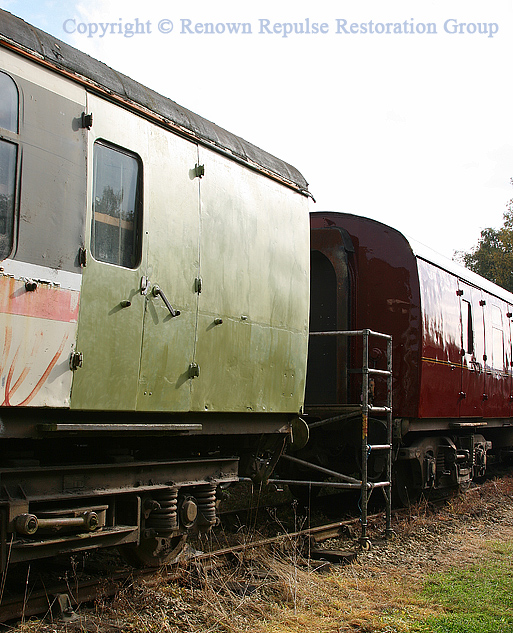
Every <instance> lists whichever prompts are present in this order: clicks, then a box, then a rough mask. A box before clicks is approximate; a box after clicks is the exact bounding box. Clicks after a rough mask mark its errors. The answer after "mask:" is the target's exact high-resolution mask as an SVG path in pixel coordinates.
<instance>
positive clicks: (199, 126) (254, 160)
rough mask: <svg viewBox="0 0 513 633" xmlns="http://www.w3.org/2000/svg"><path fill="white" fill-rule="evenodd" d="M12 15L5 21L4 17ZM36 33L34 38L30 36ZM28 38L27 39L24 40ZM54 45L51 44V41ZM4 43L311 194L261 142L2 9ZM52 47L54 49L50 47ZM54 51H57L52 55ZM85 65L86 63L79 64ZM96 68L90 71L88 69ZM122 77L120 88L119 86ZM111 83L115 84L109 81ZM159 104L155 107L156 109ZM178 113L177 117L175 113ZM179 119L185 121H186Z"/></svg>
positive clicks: (0, 20)
mask: <svg viewBox="0 0 513 633" xmlns="http://www.w3.org/2000/svg"><path fill="white" fill-rule="evenodd" d="M4 17H5V18H6V19H3V18H4ZM9 22H11V23H13V22H14V28H12V29H11V31H15V32H14V33H13V32H11V33H8V34H7V33H5V31H9V28H8V26H9V24H8V23H9ZM20 30H21V31H25V33H23V34H22V36H19V37H16V32H18V31H20ZM23 35H24V36H25V37H23ZM30 36H31V37H30ZM23 39H24V40H25V43H24V42H23V41H20V40H23ZM29 40H35V41H36V42H37V48H40V50H37V49H36V46H35V45H32V46H31V45H27V41H29ZM45 40H47V43H48V45H49V46H46V45H45V44H46V42H45ZM0 46H3V47H4V48H8V49H10V50H12V51H13V52H16V53H18V54H20V55H22V56H24V57H27V58H29V59H32V60H33V61H35V62H36V63H38V64H40V65H42V66H44V67H46V68H49V69H51V70H54V71H56V72H58V73H59V74H60V75H63V76H65V77H66V78H68V79H70V80H72V81H75V82H77V83H79V84H81V85H83V86H84V87H86V88H87V89H88V90H90V91H91V92H95V93H96V94H99V95H100V96H102V97H105V98H107V99H109V100H111V101H113V102H115V103H117V104H118V105H121V106H122V107H124V108H126V109H129V110H132V111H134V112H136V113H137V114H139V115H140V116H143V117H145V118H147V119H149V120H151V121H153V122H155V123H157V124H158V125H160V126H161V127H164V128H167V129H171V130H172V131H173V132H174V133H176V134H179V135H180V136H182V137H185V138H187V139H188V140H192V141H194V142H196V143H198V144H200V145H202V146H205V147H207V148H210V149H212V150H213V151H216V152H218V153H221V154H223V155H225V156H227V157H228V158H230V159H232V160H235V161H237V162H238V163H240V164H242V165H245V166H246V167H248V168H250V169H252V170H255V171H258V172H260V173H262V174H263V175H265V176H267V177H269V178H271V179H273V180H275V181H278V182H280V183H281V184H283V185H285V186H287V187H290V188H292V189H294V190H295V191H297V192H298V193H301V194H303V195H305V196H309V197H311V194H310V192H309V191H308V183H307V182H306V180H305V179H304V177H303V176H302V174H301V173H300V172H299V171H298V170H297V169H296V168H295V167H293V166H292V165H290V164H288V163H286V162H285V161H282V160H281V159H278V158H276V157H275V156H273V155H271V154H269V153H267V152H265V151H264V150H261V149H260V148H258V147H257V146H256V145H253V144H252V143H249V142H248V141H245V140H244V139H242V138H240V137H238V136H236V135H235V134H232V133H230V132H228V131H226V130H224V129H223V128H221V127H219V126H217V125H216V124H214V123H212V122H210V121H208V120H207V119H204V118H203V117H201V116H199V115H197V114H195V113H193V112H191V111H190V110H187V109H186V108H183V107H182V106H180V105H178V104H177V103H175V102H174V101H172V100H171V99H169V98H167V97H164V96H162V95H160V94H159V93H157V92H155V91H153V90H151V89H149V88H147V87H145V86H143V85H142V84H139V83H138V82H136V81H134V80H133V79H131V78H130V77H127V76H126V75H123V74H122V73H119V72H117V71H115V70H113V69H111V68H110V67H109V66H107V65H106V64H104V63H103V62H100V61H98V60H96V59H94V58H93V57H90V56H89V55H87V54H86V53H83V52H81V51H79V50H78V49H75V48H73V47H72V46H70V45H69V44H66V43H65V42H62V41H60V40H58V39H57V38H54V37H53V36H51V35H49V34H48V33H45V32H44V31H41V30H39V29H37V28H35V27H33V26H31V25H30V24H28V23H27V22H25V21H24V20H22V19H21V18H18V17H16V16H14V15H12V14H11V13H9V12H7V11H4V10H1V9H0ZM47 48H49V49H50V50H47ZM63 49H64V51H68V52H71V53H72V55H74V56H75V58H76V59H77V60H78V61H79V62H80V64H76V65H74V64H73V63H72V61H73V60H70V59H66V57H65V55H64V54H63V53H62V51H63ZM51 54H53V55H51ZM79 66H80V67H79ZM88 68H89V69H90V70H91V73H90V74H87V73H86V72H85V71H87V69H88ZM94 74H96V75H97V76H102V75H103V76H104V77H107V78H109V76H110V77H112V80H111V82H109V81H105V82H101V81H98V80H97V79H94V78H93V76H92V75H94ZM115 80H117V82H116V83H118V86H115V85H113V84H114V81H115ZM109 83H110V85H108V84H109ZM130 93H133V94H137V93H138V94H142V95H145V96H146V100H147V102H146V103H144V100H143V99H140V100H139V99H135V98H134V97H132V96H131V95H130ZM159 102H160V103H159ZM158 105H164V106H166V110H167V112H162V111H161V110H159V108H158V107H157V106H158ZM152 106H153V107H152ZM172 113H175V114H176V115H177V116H176V117H175V118H172V116H171V114H172ZM179 119H182V120H181V121H180V120H179ZM220 136H221V137H223V140H225V142H224V143H223V142H221V140H220V139H219V137H220Z"/></svg>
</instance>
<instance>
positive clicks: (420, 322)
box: [304, 212, 513, 501]
mask: <svg viewBox="0 0 513 633" xmlns="http://www.w3.org/2000/svg"><path fill="white" fill-rule="evenodd" d="M512 315H513V295H512V294H511V293H509V292H507V291H506V290H503V289H502V288H500V287H498V286H496V285H495V284H493V283H491V282H489V281H487V280H485V279H483V278H481V277H480V276H478V275H476V274H474V273H472V272H471V271H469V270H467V269H465V268H463V267H461V266H459V265H457V264H456V263H454V262H452V261H450V260H447V259H445V258H443V257H441V256H440V255H438V254H436V253H434V252H433V251H430V250H429V249H427V248H426V247H423V246H421V245H417V244H413V243H412V242H409V241H408V240H407V239H406V238H405V237H404V236H403V235H402V234H401V233H400V232H399V231H397V230H395V229H393V228H391V227H389V226H386V225H385V224H382V223H380V222H377V221H375V220H371V219H368V218H363V217H359V216H356V215H351V214H347V213H331V212H330V213H313V214H311V317H310V319H311V320H310V327H311V331H312V332H323V331H333V330H339V331H340V330H359V329H363V328H368V329H370V330H374V331H378V332H383V333H386V334H391V335H392V337H393V417H394V460H395V465H394V480H395V484H396V489H397V491H398V493H399V496H400V497H401V499H402V500H403V501H407V500H411V498H412V497H416V496H417V495H418V494H419V493H420V492H421V491H422V490H426V489H439V488H446V487H452V486H456V485H458V484H462V483H465V482H468V481H470V480H471V479H472V478H474V477H476V476H481V475H482V474H484V471H485V468H486V461H487V453H489V452H490V451H493V453H494V454H495V455H497V456H500V455H501V454H503V453H508V452H509V448H510V447H511V445H512V444H513V426H512V422H513V419H512V417H511V416H512V400H513V384H512V332H511V329H512V328H511V321H512ZM348 341H349V339H344V338H343V337H332V336H330V337H325V338H323V337H319V336H316V337H312V338H311V341H310V348H309V361H308V378H307V392H306V412H307V414H308V415H309V421H310V422H312V421H315V420H316V419H322V418H330V417H333V416H335V415H336V414H337V411H338V410H340V408H341V407H342V406H343V405H344V404H345V403H347V402H348V401H353V402H354V401H355V399H357V398H358V397H359V395H358V393H359V392H358V390H359V389H361V383H359V382H358V378H357V376H356V375H355V374H354V373H352V371H351V368H354V367H356V366H357V365H358V363H359V362H360V355H361V354H360V350H359V348H358V345H357V343H356V342H355V341H354V340H350V341H349V342H348ZM370 362H371V366H373V367H375V368H376V369H386V359H385V349H384V347H383V346H380V343H379V341H378V342H377V343H376V344H375V345H374V344H372V345H371V349H370ZM353 371H354V369H353ZM372 392H373V396H374V400H373V404H374V406H376V407H377V406H383V404H384V400H385V395H386V394H385V390H384V387H383V386H382V385H381V384H380V382H379V380H378V379H376V384H375V387H374V388H373V389H372ZM342 426H343V428H342V430H341V429H340V428H338V429H337V428H335V427H334V425H330V428H329V429H328V428H327V427H321V428H319V430H318V431H317V432H316V433H313V434H312V438H311V441H310V443H309V445H308V447H307V449H305V453H304V455H305V457H306V458H308V459H310V460H313V461H316V462H317V463H321V464H322V465H323V466H326V467H330V468H333V469H335V470H337V471H339V472H340V471H341V468H342V470H343V471H344V470H345V472H346V473H347V474H350V473H351V472H352V471H353V470H354V469H355V468H356V466H357V463H356V462H357V460H354V459H351V458H349V455H350V454H351V453H354V452H355V451H354V449H355V448H356V446H353V447H351V446H350V444H351V442H353V443H354V444H357V440H356V438H355V432H354V430H351V429H352V428H353V429H354V426H355V425H354V421H352V422H345V423H344V424H343V425H342ZM381 428H382V423H381V422H380V421H379V420H375V421H374V433H375V434H377V435H378V436H379V435H380V434H381V435H383V433H382V432H381V431H380V429H381ZM341 437H342V438H345V439H342V440H341V439H340V438H341ZM348 438H349V439H348ZM351 438H352V439H351ZM492 447H493V449H492ZM372 468H373V469H374V470H375V473H374V475H375V478H378V479H379V478H380V477H381V476H382V474H381V468H380V464H379V460H378V461H376V462H374V463H373V465H372ZM370 476H372V473H371V475H370Z"/></svg>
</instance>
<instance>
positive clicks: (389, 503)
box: [385, 338, 393, 538]
mask: <svg viewBox="0 0 513 633" xmlns="http://www.w3.org/2000/svg"><path fill="white" fill-rule="evenodd" d="M387 371H388V372H389V374H388V376H387V408H388V411H387V444H388V445H389V446H390V449H389V450H388V451H387V481H388V482H390V485H389V487H388V488H387V489H386V490H385V498H386V509H385V512H386V524H385V535H386V537H387V538H391V537H392V535H393V531H392V455H393V449H392V442H393V437H392V430H393V429H392V425H393V417H392V339H391V338H390V339H388V340H387Z"/></svg>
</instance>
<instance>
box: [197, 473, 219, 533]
mask: <svg viewBox="0 0 513 633" xmlns="http://www.w3.org/2000/svg"><path fill="white" fill-rule="evenodd" d="M194 496H195V497H196V501H197V503H198V523H199V524H200V525H201V526H205V527H210V526H211V525H214V524H215V522H216V485H215V484H209V485H206V486H201V487H199V488H196V489H195V491H194Z"/></svg>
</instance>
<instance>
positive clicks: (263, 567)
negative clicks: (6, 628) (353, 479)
mask: <svg viewBox="0 0 513 633" xmlns="http://www.w3.org/2000/svg"><path fill="white" fill-rule="evenodd" d="M394 529H395V531H396V534H397V538H396V539H395V541H394V542H392V543H388V544H387V543H385V542H384V541H383V540H382V539H381V537H380V536H379V534H378V533H377V532H376V533H375V534H373V535H372V536H373V540H374V541H375V546H374V547H373V549H372V550H371V551H370V552H366V553H361V554H360V555H359V558H358V561H357V562H356V563H354V564H352V565H348V566H331V567H329V568H328V570H327V573H319V572H318V571H315V570H314V568H313V566H312V564H311V563H310V562H309V561H307V560H305V559H304V558H302V556H301V553H300V551H299V547H298V546H297V544H295V543H291V544H290V547H289V548H288V549H287V550H286V552H285V553H283V552H278V551H260V552H258V553H252V554H251V557H249V554H248V558H245V559H243V560H239V561H237V562H236V563H233V564H231V565H227V566H223V567H216V568H213V569H211V570H205V569H203V568H201V567H199V566H194V565H189V566H185V565H184V567H183V569H182V570H181V573H180V577H179V579H178V581H174V582H172V583H170V582H167V581H166V579H165V578H164V577H162V578H156V579H154V580H152V582H151V583H149V582H148V583H145V582H135V581H134V582H133V583H132V584H130V585H129V586H127V587H125V588H124V589H123V590H122V591H120V592H119V593H118V595H117V596H116V598H115V599H113V600H103V601H98V602H97V603H96V604H95V605H94V607H93V608H90V607H85V606H84V607H82V608H81V609H79V610H78V611H77V613H78V616H79V617H78V619H77V620H76V621H75V622H69V623H57V622H55V623H49V622H45V621H43V620H34V621H31V622H27V623H24V624H23V625H20V626H18V627H17V628H16V629H15V630H13V633H14V631H15V632H16V633H36V632H38V633H39V632H40V633H50V632H52V633H64V632H69V633H72V632H73V633H78V632H83V633H85V632H88V633H92V632H95V633H115V632H116V633H119V632H133V631H137V632H151V633H160V632H163V633H164V632H165V633H200V632H201V633H246V632H248V631H251V632H252V633H307V632H308V633H311V632H315V633H340V632H342V631H353V632H369V633H370V632H378V631H381V632H383V633H392V632H401V631H413V630H418V629H417V628H415V625H414V624H412V623H414V622H415V621H419V620H423V619H426V618H428V617H429V616H431V615H433V614H436V613H438V612H440V610H441V609H442V607H441V606H440V605H437V604H436V603H432V602H431V603H428V602H427V601H426V600H425V599H423V598H422V595H421V589H422V587H423V584H424V582H425V579H426V577H427V576H428V575H429V574H431V573H433V572H434V571H443V570H449V569H451V568H454V567H458V568H461V567H462V566H465V565H472V564H476V563H478V562H479V561H480V560H482V559H484V558H485V557H486V556H488V555H489V553H490V547H488V546H487V544H489V543H490V541H491V540H502V541H504V542H512V541H513V479H512V478H510V477H509V478H508V477H506V478H503V479H500V480H496V481H490V482H487V483H486V484H484V485H483V486H482V487H480V488H476V489H472V490H469V491H467V492H466V493H465V494H464V495H460V496H458V497H455V498H454V499H452V500H451V501H450V502H447V503H446V504H445V505H444V506H443V507H438V508H434V507H433V506H431V505H429V504H427V503H422V504H419V505H418V506H415V507H414V508H411V509H410V510H409V512H407V513H399V514H398V515H396V517H395V519H394ZM334 546H335V547H339V546H340V544H339V543H335V544H334Z"/></svg>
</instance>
